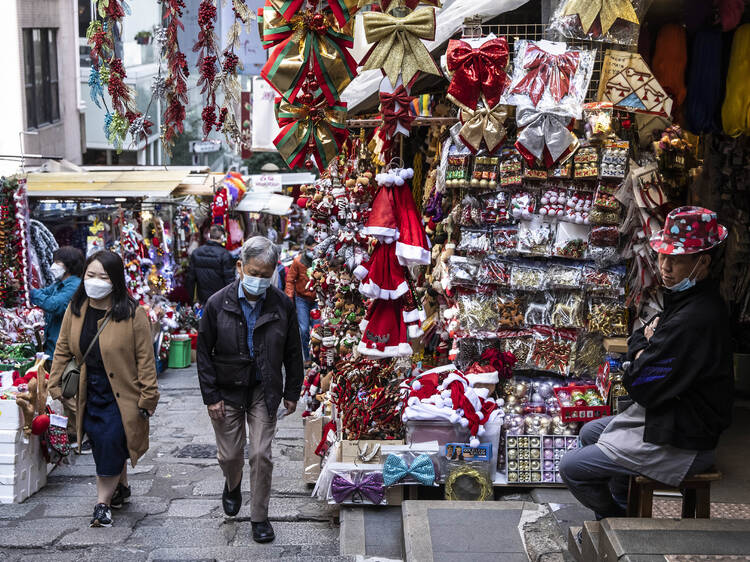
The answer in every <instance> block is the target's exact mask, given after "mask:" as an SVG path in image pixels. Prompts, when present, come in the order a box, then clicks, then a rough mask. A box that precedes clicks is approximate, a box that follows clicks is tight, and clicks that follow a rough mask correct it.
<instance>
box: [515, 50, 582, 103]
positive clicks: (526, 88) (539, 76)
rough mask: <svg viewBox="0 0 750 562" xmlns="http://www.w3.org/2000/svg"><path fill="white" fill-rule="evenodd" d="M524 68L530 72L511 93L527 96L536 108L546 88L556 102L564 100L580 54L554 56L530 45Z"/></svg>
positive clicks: (567, 52)
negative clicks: (546, 87)
mask: <svg viewBox="0 0 750 562" xmlns="http://www.w3.org/2000/svg"><path fill="white" fill-rule="evenodd" d="M524 59H525V60H526V62H525V64H524V65H523V67H524V68H525V69H526V70H527V71H528V72H527V74H526V76H524V77H523V78H522V79H521V80H520V81H519V82H518V84H517V85H516V87H515V88H513V90H512V91H511V93H512V94H526V95H528V96H529V98H531V102H532V103H533V104H534V107H536V105H537V104H538V103H539V100H540V99H542V95H543V94H544V88H545V86H548V87H549V91H550V94H552V97H553V98H554V100H555V101H556V102H559V101H560V100H561V99H563V98H564V97H565V96H566V95H567V94H568V92H569V90H570V80H571V78H573V75H574V74H575V72H576V70H577V69H578V60H579V53H578V52H577V51H566V52H564V53H562V54H560V55H553V54H550V53H548V52H547V51H544V50H542V49H540V48H539V47H537V46H536V45H534V44H530V45H529V46H528V47H527V48H526V54H525V56H524Z"/></svg>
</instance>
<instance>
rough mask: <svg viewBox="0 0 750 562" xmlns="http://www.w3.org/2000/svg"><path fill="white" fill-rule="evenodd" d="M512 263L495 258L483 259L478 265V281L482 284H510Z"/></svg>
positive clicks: (505, 285)
mask: <svg viewBox="0 0 750 562" xmlns="http://www.w3.org/2000/svg"><path fill="white" fill-rule="evenodd" d="M512 267H513V266H512V265H511V264H510V263H507V262H503V261H500V260H497V259H492V258H490V259H485V260H482V263H481V264H480V266H479V274H478V281H479V283H480V284H482V285H498V286H501V287H507V286H508V285H510V272H511V270H512Z"/></svg>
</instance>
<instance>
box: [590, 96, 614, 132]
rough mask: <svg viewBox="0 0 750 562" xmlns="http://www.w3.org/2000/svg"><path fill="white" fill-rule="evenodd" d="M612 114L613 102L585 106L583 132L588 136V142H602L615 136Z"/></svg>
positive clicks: (593, 103)
mask: <svg viewBox="0 0 750 562" xmlns="http://www.w3.org/2000/svg"><path fill="white" fill-rule="evenodd" d="M612 113H613V111H612V102H608V101H601V102H592V103H584V104H583V130H584V132H585V134H586V140H589V141H602V140H604V139H607V138H609V137H611V136H614V134H615V132H614V130H613V129H612Z"/></svg>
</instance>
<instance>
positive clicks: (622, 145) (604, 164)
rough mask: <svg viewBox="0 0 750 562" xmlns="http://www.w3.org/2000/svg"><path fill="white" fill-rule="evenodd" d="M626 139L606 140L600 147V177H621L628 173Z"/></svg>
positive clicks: (628, 144)
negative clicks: (602, 146)
mask: <svg viewBox="0 0 750 562" xmlns="http://www.w3.org/2000/svg"><path fill="white" fill-rule="evenodd" d="M629 146H630V143H628V141H617V142H614V141H612V142H608V143H606V144H605V145H604V148H602V161H601V166H600V171H599V173H600V175H601V177H602V178H612V179H622V178H624V177H625V176H626V175H627V173H628V160H629V157H628V147H629Z"/></svg>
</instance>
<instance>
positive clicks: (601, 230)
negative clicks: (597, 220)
mask: <svg viewBox="0 0 750 562" xmlns="http://www.w3.org/2000/svg"><path fill="white" fill-rule="evenodd" d="M619 240H620V232H619V230H618V229H617V227H616V226H597V227H595V228H592V229H591V234H590V235H589V244H591V245H592V246H599V247H604V246H615V247H616V246H617V244H618V243H619Z"/></svg>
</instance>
